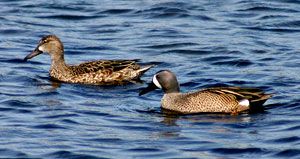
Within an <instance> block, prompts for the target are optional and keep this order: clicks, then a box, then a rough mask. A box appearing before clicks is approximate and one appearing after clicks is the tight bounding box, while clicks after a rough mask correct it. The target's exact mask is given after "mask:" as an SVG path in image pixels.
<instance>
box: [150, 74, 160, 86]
mask: <svg viewBox="0 0 300 159" xmlns="http://www.w3.org/2000/svg"><path fill="white" fill-rule="evenodd" d="M156 76H157V75H154V76H153V79H152V82H153V83H154V84H155V85H156V87H158V88H160V89H162V86H161V85H160V84H159V82H158V81H157V79H156Z"/></svg>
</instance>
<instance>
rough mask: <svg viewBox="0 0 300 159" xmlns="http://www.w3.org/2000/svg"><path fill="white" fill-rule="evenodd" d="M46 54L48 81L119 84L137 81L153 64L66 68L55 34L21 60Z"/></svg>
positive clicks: (103, 63) (132, 62) (100, 63)
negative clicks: (49, 59)
mask: <svg viewBox="0 0 300 159" xmlns="http://www.w3.org/2000/svg"><path fill="white" fill-rule="evenodd" d="M42 53H48V54H49V55H50V57H51V66H50V70H49V74H50V77H51V79H53V80H55V81H61V82H66V83H80V84H94V85H119V84H125V83H128V82H133V83H135V82H134V81H139V79H140V77H141V76H142V75H143V74H144V73H145V72H146V71H148V70H149V69H150V68H151V67H153V66H154V65H145V66H140V65H139V64H137V62H138V60H98V61H91V62H84V63H81V64H79V65H68V64H66V62H65V59H64V45H63V43H62V42H61V40H60V39H59V38H58V37H57V36H56V35H46V36H44V37H42V38H41V40H40V41H39V42H38V45H37V47H36V48H35V49H34V50H33V51H32V52H31V53H30V54H28V55H27V56H26V57H25V58H24V61H28V60H29V59H31V58H33V57H35V56H38V55H40V54H42Z"/></svg>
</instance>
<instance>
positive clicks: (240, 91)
mask: <svg viewBox="0 0 300 159" xmlns="http://www.w3.org/2000/svg"><path fill="white" fill-rule="evenodd" d="M156 88H160V89H162V90H163V91H164V96H163V98H162V100H161V104H162V108H164V109H168V110H172V111H176V112H179V113H184V114H190V113H230V114H238V113H240V112H243V111H246V110H251V109H257V107H262V105H263V103H265V101H266V100H267V99H269V98H270V97H271V95H270V94H265V93H264V92H262V91H261V90H260V89H257V88H240V87H216V88H207V89H203V90H200V91H197V92H192V93H180V92H179V84H178V82H177V79H176V76H175V75H174V74H173V73H172V72H171V71H168V70H163V71H159V72H157V73H156V74H155V75H154V76H153V78H152V83H150V84H149V86H148V87H147V88H144V89H143V90H142V91H141V92H140V94H139V95H143V94H146V93H148V92H150V91H152V90H154V89H156Z"/></svg>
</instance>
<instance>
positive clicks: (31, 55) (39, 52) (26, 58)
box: [24, 48, 43, 61]
mask: <svg viewBox="0 0 300 159" xmlns="http://www.w3.org/2000/svg"><path fill="white" fill-rule="evenodd" d="M41 53H43V52H42V51H40V50H39V49H38V48H36V49H35V50H33V51H32V52H31V53H30V54H28V55H27V56H26V57H25V58H24V61H27V60H28V59H31V58H33V57H35V56H37V55H39V54H41Z"/></svg>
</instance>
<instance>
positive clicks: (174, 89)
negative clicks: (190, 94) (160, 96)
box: [164, 87, 180, 93]
mask: <svg viewBox="0 0 300 159" xmlns="http://www.w3.org/2000/svg"><path fill="white" fill-rule="evenodd" d="M179 92H180V89H179V87H175V88H169V89H166V90H164V93H179Z"/></svg>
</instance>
